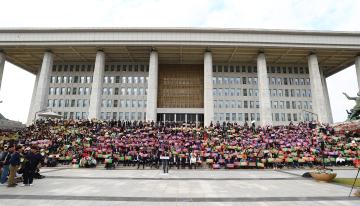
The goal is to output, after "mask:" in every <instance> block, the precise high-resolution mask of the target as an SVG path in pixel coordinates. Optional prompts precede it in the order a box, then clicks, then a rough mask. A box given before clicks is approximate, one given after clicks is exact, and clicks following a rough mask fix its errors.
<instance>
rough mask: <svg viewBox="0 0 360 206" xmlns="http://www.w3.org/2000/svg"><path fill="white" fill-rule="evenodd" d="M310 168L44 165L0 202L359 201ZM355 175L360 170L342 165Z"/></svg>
mask: <svg viewBox="0 0 360 206" xmlns="http://www.w3.org/2000/svg"><path fill="white" fill-rule="evenodd" d="M305 171H306V170H219V171H213V170H197V171H194V170H170V173H169V175H164V174H162V172H161V171H160V170H103V169H70V168H51V169H47V168H45V169H42V172H43V173H42V174H43V175H45V176H46V178H45V179H41V180H36V181H35V182H34V183H35V184H34V185H33V186H31V187H16V188H7V187H6V186H2V187H0V199H1V200H0V205H21V206H23V205H27V206H30V205H34V206H35V205H36V206H39V205H76V206H80V205H90V204H91V205H360V198H356V197H351V198H348V197H347V196H348V194H349V191H350V188H349V187H346V186H341V185H337V184H332V183H321V182H316V181H314V180H312V179H309V178H303V177H301V174H302V173H303V172H305ZM337 173H338V175H339V177H354V176H355V174H356V170H353V169H343V170H337Z"/></svg>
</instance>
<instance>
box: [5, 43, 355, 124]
mask: <svg viewBox="0 0 360 206" xmlns="http://www.w3.org/2000/svg"><path fill="white" fill-rule="evenodd" d="M53 61H54V55H53V54H52V53H51V52H50V51H48V52H45V53H44V57H43V61H42V64H41V69H40V70H39V72H38V73H37V75H36V80H35V84H34V89H33V95H32V100H31V105H30V110H29V115H28V121H27V123H28V124H30V123H31V122H32V121H33V120H34V118H35V116H36V113H37V112H40V111H43V110H45V109H46V106H47V99H48V98H47V97H48V90H49V79H50V76H51V70H52V66H53ZM4 64H5V54H4V53H2V52H0V88H1V80H2V74H3V70H4ZM355 65H356V72H357V78H358V84H359V89H360V57H356V59H355ZM308 67H309V77H310V81H311V91H312V103H313V113H315V114H316V115H317V116H318V120H319V121H320V122H328V123H331V122H332V114H331V108H330V102H329V94H328V90H327V84H326V80H325V76H324V74H323V73H322V71H321V70H320V68H319V64H318V60H317V56H316V54H311V55H309V57H308ZM212 68H213V66H212V54H211V52H210V51H207V52H205V53H204V125H205V126H208V125H210V123H211V122H213V121H214V104H213V99H214V97H213V81H212V78H213V69H212ZM257 68H258V84H259V85H258V89H259V102H260V111H259V112H260V122H259V124H260V125H262V126H264V125H270V124H271V123H272V113H271V106H270V105H271V104H270V94H269V82H268V75H267V66H266V56H265V54H264V53H259V55H258V57H257ZM104 69H105V53H104V52H103V51H98V52H97V53H96V59H95V67H94V74H93V83H92V93H91V96H90V106H89V119H92V118H96V119H98V118H99V117H100V105H101V89H102V83H103V76H104ZM157 93H158V53H157V52H156V51H155V50H153V51H151V53H150V60H149V79H148V95H147V108H146V120H147V121H156V117H157V112H156V111H157Z"/></svg>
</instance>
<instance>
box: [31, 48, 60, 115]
mask: <svg viewBox="0 0 360 206" xmlns="http://www.w3.org/2000/svg"><path fill="white" fill-rule="evenodd" d="M53 62H54V55H53V53H51V52H49V51H47V52H45V54H44V57H43V61H42V64H41V69H40V72H39V77H38V80H37V84H36V94H35V96H34V97H35V100H34V101H33V103H32V104H33V106H32V110H33V111H32V112H31V116H29V117H28V119H32V120H33V119H34V118H35V117H36V113H37V112H40V111H43V110H45V109H46V107H47V100H48V98H47V97H48V94H49V83H50V75H51V70H52V67H53ZM35 83H36V82H35Z"/></svg>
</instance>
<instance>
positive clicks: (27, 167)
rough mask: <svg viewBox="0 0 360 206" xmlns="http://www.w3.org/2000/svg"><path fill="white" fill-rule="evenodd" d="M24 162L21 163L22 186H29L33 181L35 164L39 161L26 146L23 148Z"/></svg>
mask: <svg viewBox="0 0 360 206" xmlns="http://www.w3.org/2000/svg"><path fill="white" fill-rule="evenodd" d="M33 150H34V149H33ZM24 158H25V159H24V162H23V165H22V172H23V183H24V184H23V186H30V185H32V183H33V180H34V175H35V171H36V169H37V165H38V163H39V161H38V159H37V158H36V155H35V154H34V152H33V151H32V150H31V149H30V148H27V149H26V150H25V155H24Z"/></svg>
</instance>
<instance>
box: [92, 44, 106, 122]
mask: <svg viewBox="0 0 360 206" xmlns="http://www.w3.org/2000/svg"><path fill="white" fill-rule="evenodd" d="M104 69H105V53H104V52H103V51H97V53H96V59H95V67H94V74H93V83H92V85H91V96H90V105H89V116H88V119H100V106H101V90H102V84H103V78H104Z"/></svg>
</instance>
